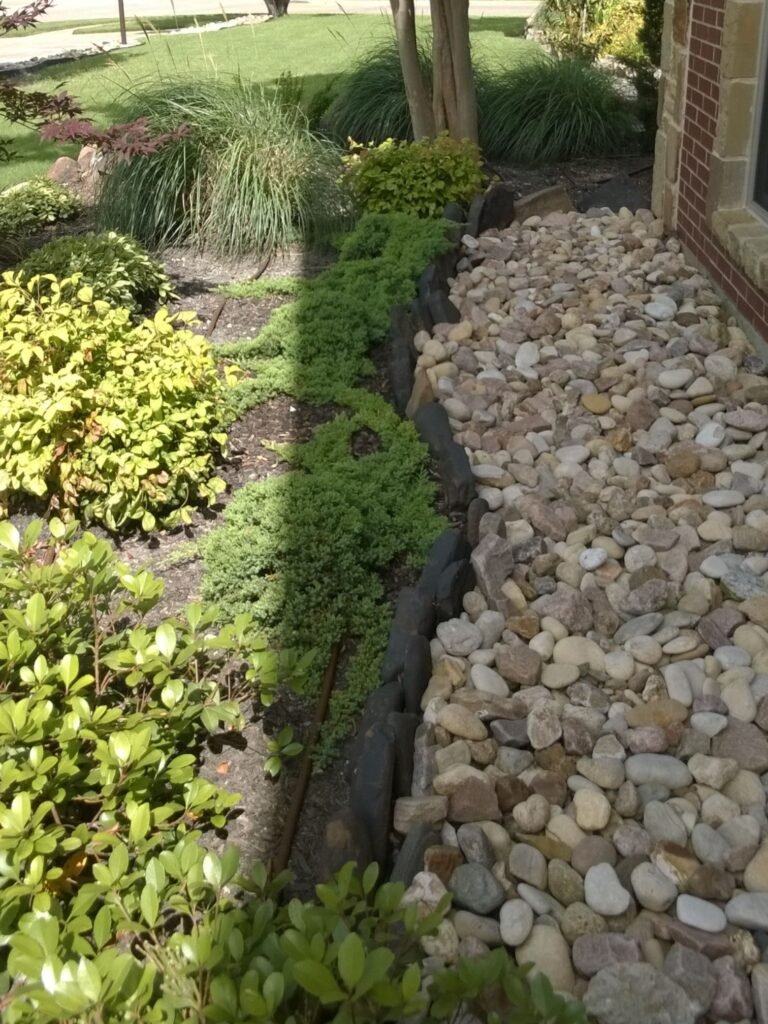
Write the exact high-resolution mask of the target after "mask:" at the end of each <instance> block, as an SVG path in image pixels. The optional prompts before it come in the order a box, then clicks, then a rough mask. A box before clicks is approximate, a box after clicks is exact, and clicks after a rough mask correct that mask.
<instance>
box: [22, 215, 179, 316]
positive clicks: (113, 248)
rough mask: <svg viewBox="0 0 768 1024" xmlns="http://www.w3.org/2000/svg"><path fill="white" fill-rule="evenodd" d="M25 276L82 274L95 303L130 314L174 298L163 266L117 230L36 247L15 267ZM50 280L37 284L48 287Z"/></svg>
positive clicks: (58, 276)
mask: <svg viewBox="0 0 768 1024" xmlns="http://www.w3.org/2000/svg"><path fill="white" fill-rule="evenodd" d="M16 269H17V270H18V271H19V273H21V274H24V276H25V277H26V278H30V277H34V276H35V275H49V274H52V275H53V276H54V277H55V278H65V277H72V275H73V274H79V275H80V283H81V285H88V287H90V288H91V289H92V290H93V297H94V298H95V299H103V300H104V301H105V302H109V303H111V304H112V305H114V306H125V307H126V308H127V309H130V310H131V311H132V312H138V311H146V310H149V309H150V308H151V307H152V306H154V305H155V304H156V303H158V302H167V301H168V300H169V299H170V298H172V297H173V289H172V288H171V282H170V281H169V280H168V275H167V274H166V273H165V270H164V269H163V267H162V265H161V264H160V263H158V262H157V260H155V259H153V258H152V257H151V256H150V255H149V253H148V252H147V251H146V249H144V248H143V247H142V246H141V245H139V243H138V242H137V241H135V239H133V238H129V237H128V236H127V235H118V234H117V233H116V232H114V231H105V232H103V233H101V234H93V233H92V234H87V235H74V236H70V237H68V238H55V239H53V240H52V241H50V242H48V243H47V245H44V246H42V247H41V248H40V249H36V250H35V251H34V252H33V253H31V254H30V255H29V256H27V258H26V259H25V260H24V262H23V263H20V264H19V265H18V267H17V268H16ZM47 284H48V279H47V278H45V277H43V278H41V280H40V281H39V282H38V286H37V287H38V289H46V288H47Z"/></svg>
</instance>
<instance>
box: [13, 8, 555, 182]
mask: <svg viewBox="0 0 768 1024" xmlns="http://www.w3.org/2000/svg"><path fill="white" fill-rule="evenodd" d="M425 20H427V19H425ZM524 24H525V20H524V19H523V18H489V17H483V18H473V19H472V32H473V45H474V48H475V53H476V55H477V56H478V58H480V59H482V60H484V61H485V62H486V63H494V64H500V65H503V66H509V65H510V64H512V63H515V62H516V61H518V60H519V59H520V58H521V57H523V56H524V55H526V54H529V53H531V52H533V51H535V50H536V49H537V46H536V44H535V43H532V42H529V41H527V40H525V39H521V38H517V37H519V36H520V35H521V34H522V32H523V30H524ZM391 31H392V28H391V22H390V19H389V18H386V17H384V16H383V15H353V16H352V15H343V14H332V15H298V16H293V17H290V18H280V19H278V20H276V21H272V22H266V23H263V24H260V25H244V26H242V27H241V28H233V29H228V30H227V31H225V32H209V33H200V34H197V35H196V34H190V35H182V36H156V37H152V38H150V39H149V40H148V41H147V42H145V43H144V44H143V45H142V46H140V47H138V48H135V49H132V50H124V51H120V52H116V53H112V54H105V55H100V56H97V57H84V58H82V59H81V60H78V61H76V62H74V63H67V64H60V65H56V66H54V67H51V68H48V69H46V71H45V72H40V73H39V74H37V75H34V76H29V78H28V80H27V81H28V84H29V86H30V87H33V88H37V89H44V90H51V91H58V90H60V89H62V88H64V89H66V90H67V91H68V92H70V93H71V94H72V95H73V96H76V97H77V98H78V99H79V101H80V102H81V104H82V106H83V110H84V113H85V114H86V115H87V116H90V117H92V118H93V119H94V120H95V121H96V122H98V123H100V124H108V123H111V122H115V121H117V122H119V121H120V119H121V115H122V111H123V105H124V102H125V100H126V99H127V95H128V93H129V92H130V90H131V89H132V88H134V87H136V86H137V85H139V84H140V83H142V82H144V81H146V80H148V79H157V78H161V77H162V76H168V75H177V76H182V77H189V78H190V79H194V78H196V77H199V76H200V75H203V74H222V75H224V74H232V73H236V72H237V73H240V74H242V75H244V76H247V77H248V78H252V79H255V80H257V81H262V82H270V81H273V80H274V79H276V78H277V77H279V75H280V74H281V73H282V72H284V71H290V72H291V73H292V74H294V75H303V76H305V77H306V78H307V79H308V83H309V85H310V87H316V88H319V87H320V86H322V85H323V84H324V82H326V81H327V80H328V78H330V77H333V76H335V75H338V74H340V73H343V72H344V71H345V70H346V69H347V68H349V66H350V65H351V64H352V62H353V61H354V60H355V59H357V58H358V57H359V56H360V55H361V54H363V53H365V52H366V50H367V49H369V48H370V47H371V46H372V45H374V44H375V43H376V41H377V40H383V39H386V38H387V37H388V36H389V34H390V33H391ZM0 128H1V130H0V135H2V137H4V138H9V139H11V140H13V143H14V146H15V148H16V152H17V155H16V156H15V157H14V158H13V159H12V160H11V162H10V163H9V164H0V188H1V187H3V186H5V185H9V184H11V183H13V182H15V181H21V180H23V179H24V178H28V177H31V176H32V175H35V174H44V173H45V172H46V171H47V170H48V168H49V167H50V165H51V163H52V162H53V160H54V159H55V158H56V157H57V156H60V155H61V154H62V153H70V154H71V153H73V152H75V149H76V148H75V149H73V147H71V146H70V147H66V146H53V145H43V144H42V143H41V142H40V141H39V139H38V137H37V133H36V132H34V131H29V130H28V129H21V128H17V127H16V126H5V125H2V126H0Z"/></svg>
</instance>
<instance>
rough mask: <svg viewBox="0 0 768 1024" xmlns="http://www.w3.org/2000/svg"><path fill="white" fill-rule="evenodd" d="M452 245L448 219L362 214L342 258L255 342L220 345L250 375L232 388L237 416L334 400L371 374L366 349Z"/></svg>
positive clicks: (383, 333)
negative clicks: (291, 402) (283, 401)
mask: <svg viewBox="0 0 768 1024" xmlns="http://www.w3.org/2000/svg"><path fill="white" fill-rule="evenodd" d="M449 247H450V242H449V241H448V240H447V238H446V225H445V223H444V222H443V221H438V220H435V221H427V220H420V219H419V218H418V217H414V216H411V215H409V214H403V213H401V214H368V215H366V216H364V217H362V218H361V219H360V221H359V222H358V224H357V226H356V227H355V229H354V230H353V231H352V232H350V234H349V235H347V236H346V237H345V238H344V240H343V241H342V243H341V247H340V251H339V259H338V261H337V262H336V263H335V264H334V265H333V266H332V267H330V268H329V269H328V270H326V271H325V272H324V273H322V274H320V275H319V277H316V278H314V279H312V280H309V281H306V282H305V283H304V285H303V286H302V287H301V288H300V289H299V292H298V296H297V299H296V301H295V302H293V303H291V304H290V305H287V306H283V307H281V308H279V309H277V310H275V312H274V313H273V314H272V316H271V318H270V320H269V323H268V324H267V325H266V326H265V327H264V328H263V330H262V331H261V332H260V333H259V335H258V337H257V338H253V339H247V340H243V341H237V342H233V343H231V344H228V345H222V346H221V347H220V349H219V351H220V352H221V354H222V355H223V356H225V357H226V358H228V359H232V360H234V361H235V362H236V363H237V364H238V366H240V367H241V368H242V369H244V370H245V371H247V373H248V376H247V377H246V378H245V379H243V380H241V381H240V382H239V383H238V385H237V386H236V387H235V388H234V390H233V391H232V401H231V408H232V415H233V416H234V415H240V414H242V413H243V412H244V411H245V410H246V409H248V408H251V407H252V406H253V405H257V404H258V403H259V402H263V401H265V400H266V399H268V398H272V397H274V396H275V395H279V394H288V395H292V396H294V397H295V398H299V399H303V400H306V401H310V402H317V403H320V402H334V401H336V400H337V398H338V394H339V391H340V390H343V389H345V388H347V387H349V386H351V385H353V384H354V383H355V382H356V381H357V379H358V378H359V377H360V376H361V374H363V373H365V372H366V370H369V369H370V364H369V362H368V352H369V350H370V349H371V348H372V347H373V346H374V345H377V344H379V343H380V342H382V341H383V340H384V338H385V337H386V335H387V331H388V330H389V318H390V312H391V309H392V306H393V305H394V304H395V303H400V302H408V301H409V300H410V299H411V298H413V296H414V294H415V291H416V283H415V282H416V279H417V278H418V276H419V274H420V273H421V272H422V270H423V269H424V267H426V265H427V264H428V263H429V262H430V260H432V259H434V257H435V256H437V255H439V254H440V253H442V252H445V251H446V250H447V249H448V248H449Z"/></svg>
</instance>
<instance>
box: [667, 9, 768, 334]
mask: <svg viewBox="0 0 768 1024" xmlns="http://www.w3.org/2000/svg"><path fill="white" fill-rule="evenodd" d="M727 2H728V0H691V2H690V6H689V4H688V3H686V2H685V0H673V5H670V6H671V7H672V9H671V10H670V12H669V16H668V18H667V25H666V28H665V33H668V34H669V35H670V37H672V33H673V31H674V36H675V39H676V42H677V44H678V45H677V47H676V48H675V52H673V53H672V56H669V57H668V59H667V61H668V63H667V69H666V70H665V81H664V84H663V88H666V89H667V90H669V89H670V88H671V89H672V90H673V91H674V92H675V93H676V94H677V95H676V98H675V99H674V100H673V103H672V102H668V103H666V107H665V108H664V110H665V111H667V110H670V111H671V108H672V106H673V104H674V105H676V106H677V109H678V114H677V117H675V116H674V113H670V114H667V113H666V112H665V113H663V115H662V124H661V130H660V136H662V138H661V139H660V140H659V141H657V163H656V178H657V179H659V181H656V182H655V189H654V191H655V192H656V188H657V187H659V188H660V189H661V195H662V197H663V193H664V188H665V186H666V197H665V198H666V201H664V198H662V199H661V200H659V199H657V200H656V204H655V205H656V206H657V207H659V209H657V212H661V213H663V215H664V217H665V220H666V221H667V222H668V223H670V226H673V227H675V228H676V230H677V233H678V235H679V237H680V238H681V240H682V241H683V242H684V244H685V245H686V246H687V247H688V248H689V249H690V250H691V252H692V253H693V254H694V255H695V256H696V258H697V259H698V260H699V261H700V262H701V264H702V265H703V267H704V268H705V269H706V271H707V272H708V273H709V274H710V275H711V277H712V278H713V280H714V281H715V282H716V283H717V284H718V285H719V286H720V287H721V288H722V290H723V291H724V292H725V294H726V295H727V296H728V297H729V298H730V299H731V300H732V301H733V303H734V304H735V305H736V306H737V308H738V309H739V311H740V312H741V313H742V314H743V315H744V316H745V317H746V318H747V319H748V320H749V321H750V323H751V324H752V325H753V327H754V328H755V329H756V330H757V332H758V333H759V334H760V335H761V336H762V337H763V338H764V339H766V340H768V294H767V293H766V292H764V291H762V290H761V289H759V288H757V287H756V286H755V285H754V284H753V283H752V281H751V280H750V279H749V277H748V276H747V275H746V274H745V273H744V272H742V270H741V269H740V268H739V264H738V262H737V260H736V259H735V258H734V254H733V253H731V252H727V251H726V250H725V249H724V248H723V245H722V244H721V242H720V241H719V240H718V238H717V237H716V236H715V234H714V233H713V230H712V215H713V212H715V211H716V210H717V209H718V208H719V207H720V206H721V205H724V206H726V207H728V208H733V207H736V206H739V205H742V206H743V205H744V199H743V195H742V196H741V198H738V200H737V201H734V197H733V196H731V195H729V194H728V188H729V180H728V176H729V174H731V171H732V170H733V169H734V168H733V164H734V161H730V162H729V161H728V160H723V159H721V157H720V155H719V152H720V151H722V148H723V147H722V136H723V122H724V119H723V118H722V117H721V113H722V112H721V109H720V108H721V93H722V92H723V91H724V89H726V88H730V87H731V81H730V80H729V79H727V78H725V77H724V74H723V68H724V66H725V68H726V73H727V63H728V62H727V61H726V64H725V65H724V63H723V32H724V24H725V20H726V3H727ZM683 3H684V8H685V9H684V15H683V14H682V13H681V10H680V8H681V6H682V5H683ZM753 6H754V5H753ZM684 18H685V20H687V26H686V28H685V29H684V28H683V24H684ZM681 22H682V24H681ZM673 23H674V29H673ZM686 29H687V31H686ZM752 34H753V38H754V33H752ZM758 36H759V33H758ZM667 43H668V47H669V48H673V47H674V44H673V42H672V38H670V39H669V40H667ZM754 45H755V47H757V46H758V45H759V43H758V40H755V44H754ZM669 52H670V50H669V49H668V53H669ZM686 61H687V68H686V67H685V65H686ZM736 84H738V83H736ZM734 106H736V105H735V104H734ZM742 108H743V104H742ZM746 113H747V114H749V115H750V118H751V110H748V111H747V112H746ZM740 114H741V118H742V120H744V119H745V117H746V115H745V112H744V110H743V109H741V111H740ZM674 121H677V122H678V126H677V127H676V126H675V125H674V123H673V122H674ZM665 122H666V130H665ZM749 124H750V129H751V120H750V122H749ZM726 127H727V126H726ZM673 133H674V135H675V136H676V135H677V134H678V133H679V138H676V137H675V146H674V149H673V150H671V151H670V148H669V138H670V137H672V135H673ZM659 142H660V144H661V145H659ZM660 162H661V163H663V164H664V167H663V168H661V167H660ZM745 163H746V161H744V160H742V161H739V162H738V164H739V167H741V165H743V164H745ZM740 173H742V178H741V183H740V184H738V183H737V187H738V188H739V189H740V191H741V192H742V193H743V180H744V178H743V170H742V171H740ZM731 176H733V175H731ZM662 178H663V179H665V180H664V181H661V180H660V179H662ZM723 197H725V202H722V200H723ZM662 207H663V208H662Z"/></svg>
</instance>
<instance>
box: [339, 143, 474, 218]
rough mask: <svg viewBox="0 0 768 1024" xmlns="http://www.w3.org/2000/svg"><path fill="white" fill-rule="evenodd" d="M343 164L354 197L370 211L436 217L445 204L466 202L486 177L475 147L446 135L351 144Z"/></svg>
mask: <svg viewBox="0 0 768 1024" xmlns="http://www.w3.org/2000/svg"><path fill="white" fill-rule="evenodd" d="M344 163H345V165H346V168H347V172H346V180H347V183H348V184H349V186H350V188H351V190H352V195H353V196H354V199H355V202H356V203H357V205H358V207H359V208H360V209H361V210H365V211H368V212H370V213H393V212H396V213H411V214H415V215H416V216H417V217H439V216H440V214H441V213H442V211H443V210H444V209H445V206H446V203H450V202H456V203H460V204H461V205H467V204H468V203H469V201H470V200H471V199H472V198H473V197H474V196H475V195H477V193H478V192H480V191H482V188H483V185H484V181H485V176H484V174H483V169H482V162H481V158H480V150H479V149H478V147H477V146H475V145H473V144H472V143H470V142H457V141H456V139H452V138H450V137H449V136H448V135H440V136H438V138H436V139H420V140H419V141H418V142H396V141H395V140H394V139H387V140H386V141H385V142H383V143H381V145H379V146H373V147H369V148H367V147H365V146H360V145H358V144H356V143H352V144H351V152H350V154H349V156H347V157H345V158H344Z"/></svg>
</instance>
